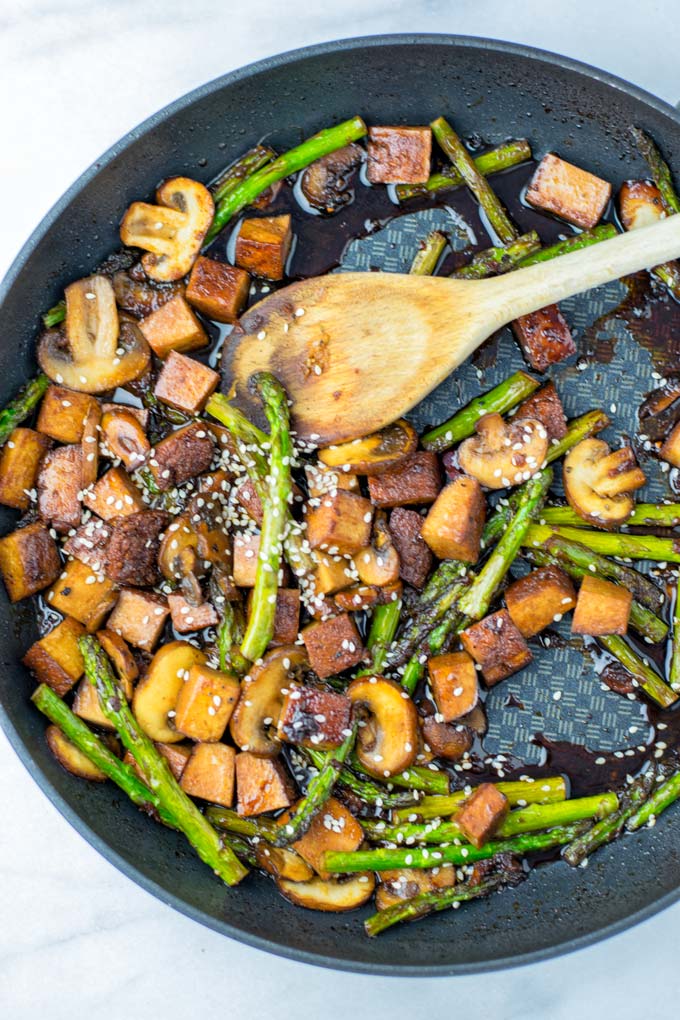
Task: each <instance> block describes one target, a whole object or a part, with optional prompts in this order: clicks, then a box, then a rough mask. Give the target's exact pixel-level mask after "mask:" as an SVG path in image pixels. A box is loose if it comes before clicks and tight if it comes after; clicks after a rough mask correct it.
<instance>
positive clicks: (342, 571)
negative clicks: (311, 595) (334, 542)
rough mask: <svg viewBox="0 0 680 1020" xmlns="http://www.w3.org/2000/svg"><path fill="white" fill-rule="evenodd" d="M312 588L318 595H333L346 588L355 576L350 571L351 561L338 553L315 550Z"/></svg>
mask: <svg viewBox="0 0 680 1020" xmlns="http://www.w3.org/2000/svg"><path fill="white" fill-rule="evenodd" d="M314 562H315V563H316V568H315V570H314V590H315V591H316V593H317V594H319V595H333V594H334V593H335V592H336V591H341V590H342V589H343V588H347V587H348V586H349V585H350V584H351V583H352V581H353V580H354V579H355V578H356V574H353V573H352V569H351V568H352V561H351V560H348V559H347V558H346V557H344V556H340V555H339V554H338V553H336V554H335V555H333V556H331V554H330V553H322V552H318V551H317V552H315V553H314Z"/></svg>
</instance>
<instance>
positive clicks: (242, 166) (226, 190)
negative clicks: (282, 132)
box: [210, 145, 276, 204]
mask: <svg viewBox="0 0 680 1020" xmlns="http://www.w3.org/2000/svg"><path fill="white" fill-rule="evenodd" d="M273 159H276V153H275V152H274V150H273V149H270V148H269V146H268V145H255V146H253V148H252V149H248V151H247V152H245V153H244V154H243V155H242V156H240V157H239V158H238V159H237V160H235V161H234V162H233V163H232V164H231V165H230V166H228V167H227V168H226V170H223V171H222V173H221V174H220V175H219V177H217V178H216V180H214V181H213V182H212V184H211V185H210V191H211V192H212V196H213V199H214V200H215V203H216V204H217V203H218V202H223V201H224V200H225V198H227V196H228V195H230V194H231V193H232V191H234V190H235V188H237V187H238V186H239V184H241V183H242V181H244V180H245V179H246V178H247V177H250V176H251V174H254V173H255V172H256V171H257V170H260V169H262V167H263V166H266V165H267V164H268V163H271V161H272V160H273Z"/></svg>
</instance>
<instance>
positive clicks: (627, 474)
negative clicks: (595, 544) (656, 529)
mask: <svg viewBox="0 0 680 1020" xmlns="http://www.w3.org/2000/svg"><path fill="white" fill-rule="evenodd" d="M563 481H564V494H565V496H566V497H567V501H568V503H569V505H570V506H571V508H572V510H575V511H576V513H577V514H578V515H579V516H580V517H582V518H583V519H584V520H585V521H588V522H590V523H591V524H595V525H597V526H598V527H600V528H614V527H617V526H618V525H619V524H622V523H623V522H624V521H625V520H627V519H628V518H629V517H630V515H631V514H632V512H633V508H634V506H635V501H634V499H633V496H632V493H633V492H634V491H635V490H636V489H639V488H640V487H641V486H642V485H644V484H645V482H646V478H645V475H644V473H643V472H642V470H641V469H640V467H639V466H638V463H637V461H636V460H635V455H634V453H633V451H632V450H631V449H630V447H629V446H623V447H621V448H620V449H618V450H610V449H609V447H608V446H607V444H606V443H605V442H604V440H602V439H584V440H582V441H581V442H580V443H578V444H577V445H576V446H575V447H574V448H573V450H570V451H569V453H568V454H567V456H566V457H565V460H564V470H563Z"/></svg>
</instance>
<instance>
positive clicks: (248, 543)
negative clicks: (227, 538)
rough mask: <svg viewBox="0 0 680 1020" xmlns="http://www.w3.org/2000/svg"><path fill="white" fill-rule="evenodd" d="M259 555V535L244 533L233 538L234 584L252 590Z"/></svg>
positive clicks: (249, 532)
mask: <svg viewBox="0 0 680 1020" xmlns="http://www.w3.org/2000/svg"><path fill="white" fill-rule="evenodd" d="M259 553H260V535H259V533H256V532H252V531H246V532H242V533H241V534H237V535H235V536H234V584H236V585H238V587H239V588H252V587H253V585H254V584H255V574H256V572H257V558H258V556H259Z"/></svg>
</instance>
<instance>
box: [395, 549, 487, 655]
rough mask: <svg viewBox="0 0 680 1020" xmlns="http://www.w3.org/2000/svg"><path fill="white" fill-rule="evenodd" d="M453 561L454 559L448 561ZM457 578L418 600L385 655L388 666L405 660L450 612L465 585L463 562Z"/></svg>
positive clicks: (459, 567)
mask: <svg viewBox="0 0 680 1020" xmlns="http://www.w3.org/2000/svg"><path fill="white" fill-rule="evenodd" d="M449 562H451V563H453V562H454V561H449ZM457 566H458V574H459V579H458V580H456V581H454V582H453V583H452V584H450V585H449V586H448V587H447V588H445V589H444V591H443V592H441V594H440V595H439V596H438V597H437V598H435V599H432V600H431V601H429V602H425V604H424V605H423V604H422V603H421V602H419V603H418V604H417V605H416V607H415V609H414V612H413V620H412V623H411V624H410V625H409V626H408V627H407V628H406V629H405V630H404V632H403V634H401V636H400V638H399V640H398V641H396V642H395V643H394V644H393V645H392V647H391V649H390V651H389V654H388V656H387V658H388V661H389V664H390V666H392V667H394V666H399V665H401V663H403V662H406V660H407V659H408V658H410V656H411V655H412V654H413V652H414V650H415V649H416V648H417V647H418V646H419V645H420V644H422V642H423V641H424V640H425V639H426V638H427V636H428V634H430V632H431V631H432V630H433V628H434V627H436V625H437V624H438V623H440V622H441V620H442V619H443V618H444V617H446V616H447V615H450V614H451V611H452V609H453V607H454V606H455V605H456V603H457V602H458V599H459V598H460V596H461V595H462V593H463V592H464V591H465V588H466V586H467V583H468V582H467V578H466V575H467V566H466V564H465V563H458V564H457Z"/></svg>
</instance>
